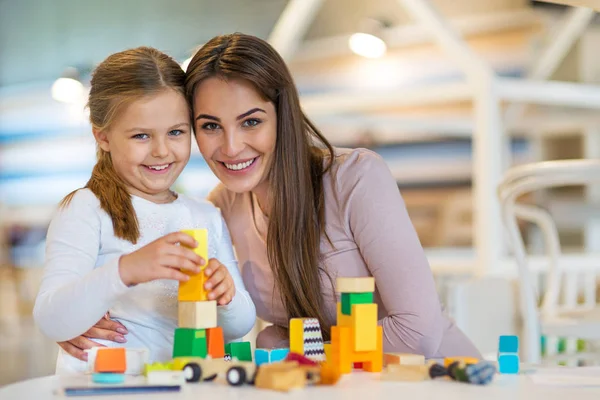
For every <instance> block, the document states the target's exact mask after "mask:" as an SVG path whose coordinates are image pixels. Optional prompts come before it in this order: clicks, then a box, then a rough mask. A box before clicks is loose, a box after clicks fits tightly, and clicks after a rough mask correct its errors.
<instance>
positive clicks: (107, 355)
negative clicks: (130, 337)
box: [94, 347, 127, 374]
mask: <svg viewBox="0 0 600 400" xmlns="http://www.w3.org/2000/svg"><path fill="white" fill-rule="evenodd" d="M126 369H127V356H126V350H125V348H124V347H102V348H99V349H98V350H97V353H96V361H95V364H94V372H111V373H116V374H123V373H125V370H126Z"/></svg>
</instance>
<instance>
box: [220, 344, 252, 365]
mask: <svg viewBox="0 0 600 400" xmlns="http://www.w3.org/2000/svg"><path fill="white" fill-rule="evenodd" d="M225 353H226V354H229V355H230V356H231V357H232V358H233V357H237V359H238V360H239V361H250V362H251V361H252V349H251V346H250V342H231V343H227V344H226V345H225Z"/></svg>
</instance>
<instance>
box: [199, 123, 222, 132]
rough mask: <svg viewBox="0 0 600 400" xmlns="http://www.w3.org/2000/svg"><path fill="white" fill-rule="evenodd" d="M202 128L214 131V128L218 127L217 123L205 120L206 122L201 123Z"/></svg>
mask: <svg viewBox="0 0 600 400" xmlns="http://www.w3.org/2000/svg"><path fill="white" fill-rule="evenodd" d="M202 129H206V130H209V131H214V130H215V129H219V125H218V124H215V123H214V122H207V123H206V124H204V125H202Z"/></svg>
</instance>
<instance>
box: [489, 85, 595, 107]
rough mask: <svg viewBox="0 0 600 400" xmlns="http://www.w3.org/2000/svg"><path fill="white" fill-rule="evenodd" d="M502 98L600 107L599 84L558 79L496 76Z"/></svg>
mask: <svg viewBox="0 0 600 400" xmlns="http://www.w3.org/2000/svg"><path fill="white" fill-rule="evenodd" d="M498 83H499V86H498V94H499V96H500V98H501V99H502V100H507V101H514V102H521V103H533V104H546V105H556V106H566V107H581V108H591V109H599V108H600V86H599V85H590V84H582V83H572V82H559V81H533V80H529V79H513V78H498Z"/></svg>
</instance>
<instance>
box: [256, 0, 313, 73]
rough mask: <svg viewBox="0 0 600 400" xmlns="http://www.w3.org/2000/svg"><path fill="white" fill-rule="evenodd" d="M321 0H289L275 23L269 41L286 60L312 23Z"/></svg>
mask: <svg viewBox="0 0 600 400" xmlns="http://www.w3.org/2000/svg"><path fill="white" fill-rule="evenodd" d="M322 3H323V0H290V1H289V2H288V4H287V6H286V7H285V9H284V10H283V12H282V13H281V16H280V17H279V20H278V21H277V22H276V23H275V26H274V27H273V31H271V35H270V36H269V39H268V41H269V43H270V44H271V45H272V46H273V47H274V48H275V49H276V50H277V51H278V52H279V54H281V57H283V59H284V60H286V61H288V60H289V59H290V58H291V57H292V55H293V54H294V52H295V51H296V49H297V48H298V45H299V44H300V42H301V41H302V38H303V37H304V35H305V34H306V30H307V29H308V27H309V26H310V24H311V23H312V21H313V19H314V17H315V15H316V14H317V11H318V10H319V8H320V7H321V4H322Z"/></svg>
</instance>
